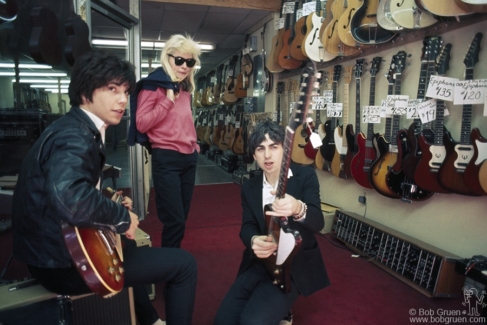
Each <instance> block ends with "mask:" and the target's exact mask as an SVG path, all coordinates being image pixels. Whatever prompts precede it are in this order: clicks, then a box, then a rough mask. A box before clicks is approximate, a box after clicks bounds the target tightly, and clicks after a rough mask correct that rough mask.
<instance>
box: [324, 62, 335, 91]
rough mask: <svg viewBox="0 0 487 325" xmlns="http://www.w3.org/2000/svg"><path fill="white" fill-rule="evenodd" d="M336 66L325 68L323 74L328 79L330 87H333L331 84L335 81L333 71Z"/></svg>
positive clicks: (327, 82)
mask: <svg viewBox="0 0 487 325" xmlns="http://www.w3.org/2000/svg"><path fill="white" fill-rule="evenodd" d="M334 70H335V69H334V68H333V67H330V68H328V69H326V70H325V73H324V74H323V77H324V80H325V81H326V84H327V85H328V88H331V84H332V83H333V72H334Z"/></svg>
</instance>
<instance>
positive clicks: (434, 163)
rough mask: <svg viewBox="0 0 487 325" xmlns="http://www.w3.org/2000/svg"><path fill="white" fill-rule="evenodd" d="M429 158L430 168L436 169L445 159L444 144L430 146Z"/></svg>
mask: <svg viewBox="0 0 487 325" xmlns="http://www.w3.org/2000/svg"><path fill="white" fill-rule="evenodd" d="M429 150H430V152H431V159H430V160H429V166H430V167H431V168H432V169H436V170H438V169H439V168H440V166H441V164H442V163H443V160H445V157H446V148H445V146H430V148H429Z"/></svg>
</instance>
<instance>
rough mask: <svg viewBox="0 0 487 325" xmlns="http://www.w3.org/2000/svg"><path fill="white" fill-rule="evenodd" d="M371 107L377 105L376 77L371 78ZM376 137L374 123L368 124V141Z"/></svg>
mask: <svg viewBox="0 0 487 325" xmlns="http://www.w3.org/2000/svg"><path fill="white" fill-rule="evenodd" d="M369 105H370V106H374V105H375V75H372V76H370V94H369ZM373 137H374V123H367V140H372V138H373Z"/></svg>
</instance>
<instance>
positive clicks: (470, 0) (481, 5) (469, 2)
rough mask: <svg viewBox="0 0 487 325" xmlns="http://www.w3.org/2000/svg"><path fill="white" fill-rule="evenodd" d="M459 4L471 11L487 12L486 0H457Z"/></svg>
mask: <svg viewBox="0 0 487 325" xmlns="http://www.w3.org/2000/svg"><path fill="white" fill-rule="evenodd" d="M455 3H456V4H457V6H459V7H460V8H462V9H463V10H465V11H470V12H487V2H486V1H484V0H479V1H476V0H465V1H463V0H455Z"/></svg>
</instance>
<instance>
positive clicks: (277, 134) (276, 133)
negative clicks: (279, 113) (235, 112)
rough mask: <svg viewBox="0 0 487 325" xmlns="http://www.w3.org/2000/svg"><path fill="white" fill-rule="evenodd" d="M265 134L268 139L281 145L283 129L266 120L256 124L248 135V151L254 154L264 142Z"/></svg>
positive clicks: (283, 134)
mask: <svg viewBox="0 0 487 325" xmlns="http://www.w3.org/2000/svg"><path fill="white" fill-rule="evenodd" d="M266 134H269V138H270V139H271V140H272V141H274V142H275V143H277V144H283V142H284V136H285V131H284V127H283V126H282V125H279V124H277V123H276V122H273V121H272V120H269V119H267V120H265V121H262V122H260V123H258V124H257V125H256V126H255V128H254V129H253V130H252V133H250V136H249V149H250V152H251V153H252V154H254V153H255V149H256V148H257V147H258V146H259V145H260V144H261V143H262V141H264V140H265V135H266Z"/></svg>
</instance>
